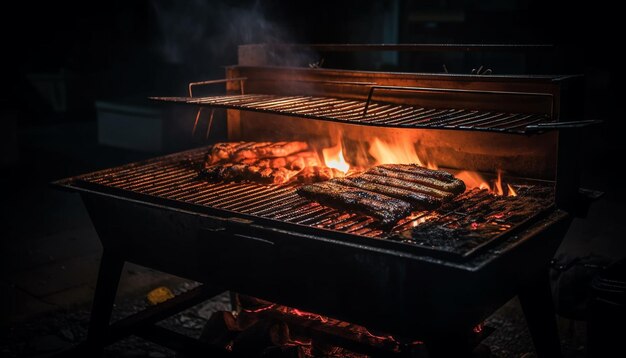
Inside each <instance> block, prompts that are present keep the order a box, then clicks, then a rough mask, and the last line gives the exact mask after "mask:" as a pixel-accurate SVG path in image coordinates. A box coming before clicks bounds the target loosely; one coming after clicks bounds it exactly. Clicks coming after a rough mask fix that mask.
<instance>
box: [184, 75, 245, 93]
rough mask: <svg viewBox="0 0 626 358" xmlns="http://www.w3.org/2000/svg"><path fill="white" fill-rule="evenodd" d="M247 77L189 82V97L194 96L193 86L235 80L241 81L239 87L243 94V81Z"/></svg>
mask: <svg viewBox="0 0 626 358" xmlns="http://www.w3.org/2000/svg"><path fill="white" fill-rule="evenodd" d="M247 79H248V78H247V77H235V78H224V79H220V80H209V81H200V82H189V97H192V98H193V91H192V88H193V87H195V86H204V85H212V84H216V83H226V82H235V81H239V89H240V90H241V94H243V83H244V82H245V81H246V80H247Z"/></svg>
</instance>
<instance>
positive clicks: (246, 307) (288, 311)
mask: <svg viewBox="0 0 626 358" xmlns="http://www.w3.org/2000/svg"><path fill="white" fill-rule="evenodd" d="M237 301H238V303H239V306H240V310H239V312H238V314H236V315H234V316H232V317H233V318H234V319H232V320H230V321H234V324H232V323H231V324H230V325H227V326H230V327H231V328H230V329H231V330H235V331H239V332H240V333H238V332H237V333H236V334H235V335H231V336H230V337H231V341H230V342H225V341H222V345H223V346H226V347H227V348H228V349H231V350H232V351H233V352H237V353H246V354H248V355H250V356H251V355H254V354H255V353H257V354H258V353H259V352H260V351H261V350H262V351H263V352H266V351H267V350H268V349H269V350H270V351H272V350H276V351H278V350H280V351H281V352H288V353H290V354H293V355H277V356H298V357H303V356H304V357H363V358H365V357H372V356H396V355H397V356H406V355H407V354H409V353H410V352H411V351H412V350H414V349H416V348H417V349H419V348H421V346H422V344H423V343H422V342H421V341H401V340H400V339H398V338H396V337H394V336H392V335H389V334H383V333H378V332H373V331H372V330H369V329H367V328H366V327H363V326H360V325H356V324H352V323H349V322H345V321H340V320H337V319H334V318H330V317H326V316H322V315H319V314H316V313H310V312H305V311H302V310H299V309H296V308H291V307H287V306H282V305H278V304H275V303H271V302H267V301H263V300H260V299H257V298H254V297H250V296H244V295H237ZM218 318H220V316H218ZM227 318H230V317H227ZM218 336H223V335H219V334H218ZM251 336H255V337H256V338H255V339H251ZM259 342H263V343H261V345H262V344H269V345H271V346H272V347H269V348H262V349H261V347H260V344H259ZM244 344H246V345H250V344H252V345H256V346H257V348H253V347H249V346H244ZM403 354H404V355H403ZM262 356H264V355H262Z"/></svg>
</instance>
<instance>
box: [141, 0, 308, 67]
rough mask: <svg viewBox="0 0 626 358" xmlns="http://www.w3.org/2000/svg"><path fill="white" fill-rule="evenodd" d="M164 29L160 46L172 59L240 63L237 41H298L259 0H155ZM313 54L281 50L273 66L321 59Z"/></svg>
mask: <svg viewBox="0 0 626 358" xmlns="http://www.w3.org/2000/svg"><path fill="white" fill-rule="evenodd" d="M152 4H153V7H154V12H155V15H156V18H157V22H158V24H159V28H160V32H161V33H160V39H159V41H158V45H157V46H158V50H159V53H161V54H162V56H163V60H164V61H165V62H167V63H172V64H182V65H185V66H190V67H191V68H190V69H192V70H199V71H200V72H202V69H203V68H204V69H206V67H207V66H223V65H230V64H235V63H236V54H237V46H238V45H242V44H252V43H267V44H277V43H297V42H298V41H297V40H298V39H296V38H294V36H293V35H292V33H291V32H290V31H289V30H288V29H286V28H284V27H283V26H281V25H280V24H277V23H275V22H272V21H270V20H268V16H267V14H266V11H267V9H266V8H264V7H263V2H262V1H260V0H257V1H254V2H246V3H245V4H243V5H239V6H236V5H231V4H229V3H228V2H222V1H203V0H191V1H168V0H153V2H152ZM315 56H316V55H314V54H311V53H304V54H302V53H300V54H280V55H278V54H276V55H274V56H270V58H271V59H272V61H275V62H276V63H272V64H273V65H278V66H306V65H307V64H308V63H311V62H314V61H315V60H317V59H316V58H315Z"/></svg>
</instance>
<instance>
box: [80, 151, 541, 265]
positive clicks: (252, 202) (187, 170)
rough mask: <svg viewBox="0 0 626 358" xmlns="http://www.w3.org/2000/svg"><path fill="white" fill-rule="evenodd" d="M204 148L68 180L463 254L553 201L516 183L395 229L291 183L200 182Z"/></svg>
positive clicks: (471, 195) (468, 196)
mask: <svg viewBox="0 0 626 358" xmlns="http://www.w3.org/2000/svg"><path fill="white" fill-rule="evenodd" d="M206 150H207V149H206V148H201V149H195V150H192V151H188V152H183V153H177V154H173V155H170V156H166V157H162V158H156V159H153V160H150V161H146V162H143V163H133V164H130V165H127V166H123V167H119V168H113V169H107V170H104V171H101V172H96V173H92V174H87V175H84V176H81V177H79V178H76V179H74V180H73V181H72V182H71V183H70V186H81V185H88V186H89V187H93V186H94V185H95V186H97V187H99V188H104V189H114V190H118V191H122V192H131V193H133V194H135V195H142V196H144V197H146V198H160V199H167V200H171V201H175V202H183V203H186V204H192V205H197V206H201V207H211V208H214V209H219V210H227V211H230V212H236V213H240V214H245V215H250V216H253V217H261V218H264V219H270V220H275V221H280V222H287V223H293V224H298V225H305V226H309V227H314V228H321V229H326V230H331V231H338V232H341V233H345V234H351V235H357V236H364V237H369V238H378V239H386V240H392V241H397V242H398V243H399V244H410V245H412V246H415V245H418V246H424V247H429V248H434V249H436V250H439V251H444V252H449V253H454V254H460V255H464V256H465V255H469V254H471V253H473V252H474V251H476V250H478V249H480V248H482V247H483V246H485V245H487V244H489V243H490V242H491V241H493V240H496V239H497V238H498V237H500V236H502V235H504V234H508V233H509V232H510V231H511V230H513V229H515V228H516V227H517V226H519V225H521V224H522V223H523V222H524V221H526V220H529V218H532V217H533V216H536V215H537V214H539V213H540V212H541V211H543V210H545V209H547V208H548V207H550V206H551V203H552V198H551V196H552V188H551V187H546V186H536V185H516V189H517V191H518V192H519V193H520V199H519V200H510V199H507V198H506V197H497V196H494V195H491V194H489V193H488V192H486V191H485V190H478V189H475V190H472V191H468V192H466V193H465V194H463V195H461V196H459V197H458V198H456V199H455V200H454V201H452V202H450V203H448V204H446V205H444V206H442V207H441V208H439V209H438V210H434V211H416V212H413V213H412V214H411V215H410V216H409V217H407V218H405V219H402V220H400V221H399V222H398V223H397V225H396V226H395V227H393V228H390V229H389V228H388V229H383V228H381V227H379V226H378V225H377V222H376V220H374V219H373V218H371V217H368V216H364V215H360V214H355V213H350V212H347V211H340V210H336V209H333V208H329V207H326V206H322V205H320V204H318V203H316V202H312V201H309V200H307V199H304V198H302V197H300V196H299V195H298V194H296V192H295V189H296V186H294V185H282V186H271V185H262V184H256V183H245V182H239V183H235V182H230V183H226V182H217V183H210V182H206V181H204V180H201V179H199V178H198V168H199V166H200V165H201V163H202V161H203V159H204V155H205V153H206ZM531 194H532V195H531ZM536 197H543V199H536ZM503 212H506V213H509V214H507V216H508V217H503V216H502V215H501V213H503Z"/></svg>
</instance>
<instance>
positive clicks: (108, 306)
mask: <svg viewBox="0 0 626 358" xmlns="http://www.w3.org/2000/svg"><path fill="white" fill-rule="evenodd" d="M123 267H124V260H122V259H120V258H118V257H117V256H115V255H112V254H111V253H107V251H106V250H105V251H104V252H103V253H102V260H101V261H100V271H99V272H98V282H97V284H96V292H95V294H94V298H93V306H92V308H91V319H90V321H89V332H88V334H87V341H86V348H87V349H88V350H89V351H90V352H92V353H94V355H95V354H100V353H101V352H102V349H103V348H104V346H105V343H106V341H107V335H108V331H109V321H110V320H111V313H112V311H113V303H114V302H115V295H116V294H117V286H118V284H119V282H120V276H121V274H122V269H123Z"/></svg>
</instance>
